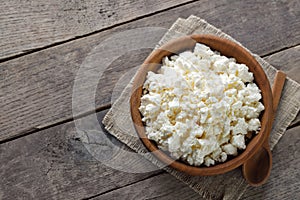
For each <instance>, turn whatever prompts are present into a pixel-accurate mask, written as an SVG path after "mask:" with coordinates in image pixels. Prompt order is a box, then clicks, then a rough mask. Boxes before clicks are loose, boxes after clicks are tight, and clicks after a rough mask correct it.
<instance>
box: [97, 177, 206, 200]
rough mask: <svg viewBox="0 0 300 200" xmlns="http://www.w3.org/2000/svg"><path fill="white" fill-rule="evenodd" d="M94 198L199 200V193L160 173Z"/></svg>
mask: <svg viewBox="0 0 300 200" xmlns="http://www.w3.org/2000/svg"><path fill="white" fill-rule="evenodd" d="M92 199H93V200H96V199H99V200H100V199H159V200H169V199H181V200H193V199H195V200H196V199H197V200H201V199H203V198H201V197H200V196H199V194H197V193H196V192H195V191H194V190H192V189H191V188H189V187H188V186H187V185H185V184H184V183H182V182H180V181H178V180H177V179H176V178H174V177H173V176H171V175H170V174H165V173H164V174H161V175H158V176H155V177H151V178H148V179H146V180H144V181H141V182H138V183H134V184H132V185H129V186H126V187H122V188H120V189H116V190H113V191H111V192H108V193H106V194H103V195H99V196H97V197H95V198H92Z"/></svg>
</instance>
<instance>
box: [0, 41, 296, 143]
mask: <svg viewBox="0 0 300 200" xmlns="http://www.w3.org/2000/svg"><path fill="white" fill-rule="evenodd" d="M297 46H299V44H298V45H293V46H292V47H290V48H294V47H297ZM290 48H282V50H280V51H275V52H274V53H268V54H267V55H265V56H262V58H266V57H269V56H272V55H274V54H276V53H280V52H282V51H286V50H288V49H290ZM110 107H111V104H110V103H109V104H105V105H101V106H100V107H98V108H96V110H93V111H88V112H85V113H82V114H80V115H78V116H76V117H71V118H67V119H64V120H62V121H58V122H53V123H51V124H49V125H45V126H43V127H41V128H39V127H35V128H33V129H30V130H27V131H26V132H23V133H22V134H20V135H16V136H14V137H10V138H7V139H4V140H2V141H0V144H4V143H7V142H10V141H13V140H16V139H19V138H22V137H25V136H28V135H30V134H34V133H37V132H39V131H42V130H45V129H49V128H52V127H55V126H58V125H61V124H64V123H68V122H71V121H73V120H75V119H80V118H83V117H86V116H88V115H90V114H92V113H97V112H100V111H103V110H106V109H109V108H110ZM299 125H300V121H298V122H296V123H294V124H292V125H291V126H289V127H288V128H287V130H289V129H291V128H294V127H297V126H299Z"/></svg>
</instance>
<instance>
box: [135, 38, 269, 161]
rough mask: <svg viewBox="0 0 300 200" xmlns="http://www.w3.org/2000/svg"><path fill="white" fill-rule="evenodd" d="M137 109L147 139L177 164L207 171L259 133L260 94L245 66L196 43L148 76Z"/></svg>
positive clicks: (244, 146)
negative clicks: (253, 133) (202, 168)
mask: <svg viewBox="0 0 300 200" xmlns="http://www.w3.org/2000/svg"><path fill="white" fill-rule="evenodd" d="M143 88H144V95H143V96H142V98H141V106H140V108H139V110H140V112H141V114H142V115H143V118H142V120H143V122H145V125H146V134H147V137H148V138H149V139H151V140H154V141H155V142H156V143H157V145H158V147H159V148H161V149H162V150H166V151H168V152H170V155H171V156H172V157H174V158H175V159H181V160H184V161H186V162H188V163H189V164H190V165H194V166H200V165H202V164H204V165H206V166H211V165H214V164H216V163H220V162H225V161H226V160H227V157H228V156H229V155H230V156H236V155H237V154H238V150H239V149H240V150H242V149H245V148H246V143H245V137H246V134H247V133H248V132H256V133H257V132H258V131H259V130H260V126H261V124H260V120H259V119H258V117H259V115H260V112H261V111H263V110H264V106H263V104H262V103H261V102H260V99H261V92H260V90H259V88H258V87H257V85H256V84H255V83H253V74H252V73H251V72H249V71H248V67H247V66H246V65H244V64H238V63H236V61H235V59H233V58H227V57H225V56H222V55H220V54H219V53H218V52H214V51H212V50H211V49H210V48H209V47H207V46H205V45H203V44H199V43H197V44H196V46H195V49H194V52H190V51H186V52H183V53H180V54H179V55H178V56H172V57H171V58H168V57H165V58H164V59H163V65H162V67H161V68H160V70H159V71H158V73H154V72H148V74H147V79H146V81H145V83H144V85H143Z"/></svg>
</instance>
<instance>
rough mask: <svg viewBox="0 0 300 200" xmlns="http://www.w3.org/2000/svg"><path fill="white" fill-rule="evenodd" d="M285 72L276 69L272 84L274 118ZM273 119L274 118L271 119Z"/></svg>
mask: <svg viewBox="0 0 300 200" xmlns="http://www.w3.org/2000/svg"><path fill="white" fill-rule="evenodd" d="M285 78H286V74H285V73H284V72H282V71H278V72H277V73H276V75H275V79H274V83H273V86H272V96H273V113H274V118H275V114H276V111H277V108H278V104H279V100H280V97H281V92H282V89H283V86H284V82H285ZM273 120H274V119H273Z"/></svg>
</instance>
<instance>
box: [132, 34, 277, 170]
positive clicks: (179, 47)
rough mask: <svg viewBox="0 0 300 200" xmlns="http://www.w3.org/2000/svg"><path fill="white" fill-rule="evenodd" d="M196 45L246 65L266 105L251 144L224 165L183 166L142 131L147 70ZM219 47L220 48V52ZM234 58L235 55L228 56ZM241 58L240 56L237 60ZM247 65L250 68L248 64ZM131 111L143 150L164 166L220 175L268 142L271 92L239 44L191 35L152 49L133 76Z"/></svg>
mask: <svg viewBox="0 0 300 200" xmlns="http://www.w3.org/2000/svg"><path fill="white" fill-rule="evenodd" d="M196 43H202V44H205V45H207V46H209V47H210V48H212V49H214V50H217V51H219V52H220V53H221V54H222V55H225V56H227V55H229V56H227V57H234V58H235V59H236V60H237V62H238V63H245V64H246V63H247V64H246V65H247V66H248V67H249V71H251V72H252V73H253V75H254V80H255V82H256V84H257V85H258V87H259V88H260V90H261V94H262V100H261V101H262V102H263V105H264V106H265V110H264V111H262V114H261V130H260V132H259V133H258V134H256V135H255V136H254V137H253V138H252V139H251V141H250V142H249V143H248V145H247V147H246V149H245V150H243V152H242V153H240V154H239V155H238V156H236V157H234V158H232V159H231V160H228V161H225V162H224V163H218V164H216V165H213V166H210V167H204V166H192V165H188V164H185V163H183V162H181V161H177V160H175V159H173V158H172V157H170V156H168V155H167V154H165V153H164V152H163V151H161V150H160V149H159V148H158V147H157V146H156V145H155V143H154V142H153V141H151V140H149V139H148V138H147V136H146V133H145V128H144V125H143V122H142V120H141V119H142V118H141V113H140V112H139V109H138V108H139V106H140V98H141V96H142V86H143V83H144V81H145V79H146V74H147V73H148V71H156V70H157V69H159V67H160V64H159V63H160V62H161V59H162V58H163V57H165V56H170V55H172V54H173V55H174V54H175V53H179V52H182V51H185V50H193V49H194V46H195V44H196ZM220 48H223V49H222V50H220ZM231 55H234V56H231ZM239 55H240V57H239ZM249 64H250V65H249ZM130 111H131V117H132V120H133V124H134V127H135V130H136V132H137V134H138V136H139V138H140V139H141V141H142V143H143V144H144V145H145V147H146V148H147V149H148V150H149V151H150V152H152V153H153V154H154V156H155V157H156V158H158V160H160V161H162V162H163V163H165V164H167V165H169V166H170V167H173V168H175V169H177V170H179V171H183V172H186V173H188V174H190V175H201V176H207V175H217V174H223V173H226V172H228V171H231V170H233V169H235V168H237V167H239V166H241V165H242V164H243V163H244V162H246V161H247V160H248V159H249V158H251V157H252V156H253V155H254V154H255V153H256V152H257V151H258V149H259V148H260V147H262V145H263V142H264V141H265V140H266V139H268V138H267V137H268V134H267V133H268V132H269V131H271V128H272V127H271V120H270V119H271V117H272V116H273V110H272V92H271V87H270V84H269V81H268V78H267V76H266V74H265V72H264V70H263V69H262V67H261V66H260V64H259V63H258V62H257V60H256V59H255V58H254V57H253V56H252V55H251V54H250V52H249V51H247V50H246V49H245V48H244V47H242V46H241V45H239V44H237V43H235V42H233V41H231V40H228V39H225V38H221V37H218V36H214V35H209V34H193V35H188V36H183V37H180V38H177V39H174V40H171V41H170V42H167V43H166V44H164V45H162V46H161V47H160V48H158V49H155V50H154V51H153V52H152V53H151V54H150V55H149V56H148V57H147V59H146V60H145V61H144V63H143V64H142V66H141V67H140V68H139V70H138V72H137V73H136V76H135V78H134V80H133V87H132V91H131V97H130Z"/></svg>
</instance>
